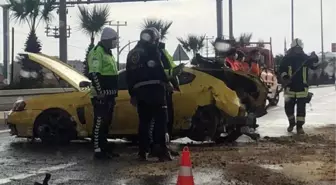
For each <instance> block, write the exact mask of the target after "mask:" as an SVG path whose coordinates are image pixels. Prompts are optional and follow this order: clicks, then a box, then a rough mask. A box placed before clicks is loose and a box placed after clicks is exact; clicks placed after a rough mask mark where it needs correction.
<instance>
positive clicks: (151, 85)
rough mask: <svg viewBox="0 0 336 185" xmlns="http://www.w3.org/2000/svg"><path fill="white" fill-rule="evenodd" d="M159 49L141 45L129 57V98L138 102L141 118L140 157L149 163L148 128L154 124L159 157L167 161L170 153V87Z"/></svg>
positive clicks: (127, 75)
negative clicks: (166, 157) (168, 106)
mask: <svg viewBox="0 0 336 185" xmlns="http://www.w3.org/2000/svg"><path fill="white" fill-rule="evenodd" d="M160 57H161V56H160V52H159V51H158V48H157V46H156V45H152V44H148V43H145V42H142V41H139V42H138V44H137V45H136V46H135V48H134V49H132V50H131V51H130V53H129V54H128V56H127V64H126V77H127V84H128V87H129V88H128V89H129V94H130V96H131V97H132V98H135V99H136V102H137V111H138V115H139V121H140V124H139V155H140V158H142V159H145V160H146V159H147V155H148V153H149V149H150V137H149V127H150V124H151V121H152V120H155V121H154V123H155V125H154V132H155V136H154V144H155V145H156V146H158V147H159V151H158V154H157V156H158V157H159V158H160V160H164V156H165V155H166V153H167V152H168V149H167V145H166V141H165V135H166V131H167V121H168V120H167V101H166V87H167V84H168V83H169V81H168V78H167V76H166V74H165V72H164V69H163V66H162V64H161V60H160Z"/></svg>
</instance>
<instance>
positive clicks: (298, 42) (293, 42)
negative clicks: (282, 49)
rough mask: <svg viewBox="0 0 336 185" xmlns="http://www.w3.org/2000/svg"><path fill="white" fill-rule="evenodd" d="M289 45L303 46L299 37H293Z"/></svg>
mask: <svg viewBox="0 0 336 185" xmlns="http://www.w3.org/2000/svg"><path fill="white" fill-rule="evenodd" d="M291 47H292V48H293V47H301V48H303V42H302V40H301V39H298V38H296V39H294V40H293V41H292V43H291Z"/></svg>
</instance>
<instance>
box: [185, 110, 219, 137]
mask: <svg viewBox="0 0 336 185" xmlns="http://www.w3.org/2000/svg"><path fill="white" fill-rule="evenodd" d="M220 118H221V117H220V113H219V110H218V109H217V107H216V106H214V105H206V106H199V107H198V108H197V110H196V112H195V114H194V115H193V117H192V118H191V128H190V129H189V131H188V137H189V138H190V139H191V140H194V141H209V140H213V139H214V137H216V135H217V134H216V133H217V127H218V125H219V124H220Z"/></svg>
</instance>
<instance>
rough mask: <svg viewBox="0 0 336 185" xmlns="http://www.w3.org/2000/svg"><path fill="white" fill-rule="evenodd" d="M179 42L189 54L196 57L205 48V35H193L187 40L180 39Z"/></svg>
mask: <svg viewBox="0 0 336 185" xmlns="http://www.w3.org/2000/svg"><path fill="white" fill-rule="evenodd" d="M177 40H178V41H179V42H180V43H181V45H182V47H183V48H184V49H185V50H186V51H187V52H192V53H193V56H196V53H198V52H199V51H200V50H201V49H202V48H203V47H204V40H205V35H202V36H197V35H192V34H191V35H188V37H187V38H186V39H183V38H181V37H178V38H177Z"/></svg>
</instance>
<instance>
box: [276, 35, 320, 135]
mask: <svg viewBox="0 0 336 185" xmlns="http://www.w3.org/2000/svg"><path fill="white" fill-rule="evenodd" d="M318 65H319V64H318V57H317V56H316V54H315V52H313V53H312V54H311V55H310V56H308V55H306V54H305V53H304V51H303V43H302V41H301V40H300V39H295V40H294V41H293V42H292V44H291V48H290V49H289V51H288V52H287V54H286V55H285V57H284V58H283V60H282V62H281V64H280V68H279V73H280V75H281V78H282V80H283V83H282V85H283V86H284V97H285V112H286V115H287V118H288V121H289V126H288V128H287V131H288V132H292V131H293V129H294V127H295V126H296V130H297V133H298V134H304V130H303V128H302V126H303V125H304V124H305V117H306V103H308V102H307V100H308V101H310V100H309V99H310V98H311V97H310V93H309V92H308V82H307V80H308V68H310V69H313V70H315V69H317V68H318ZM295 105H296V106H297V107H296V118H295V115H294V108H295Z"/></svg>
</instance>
